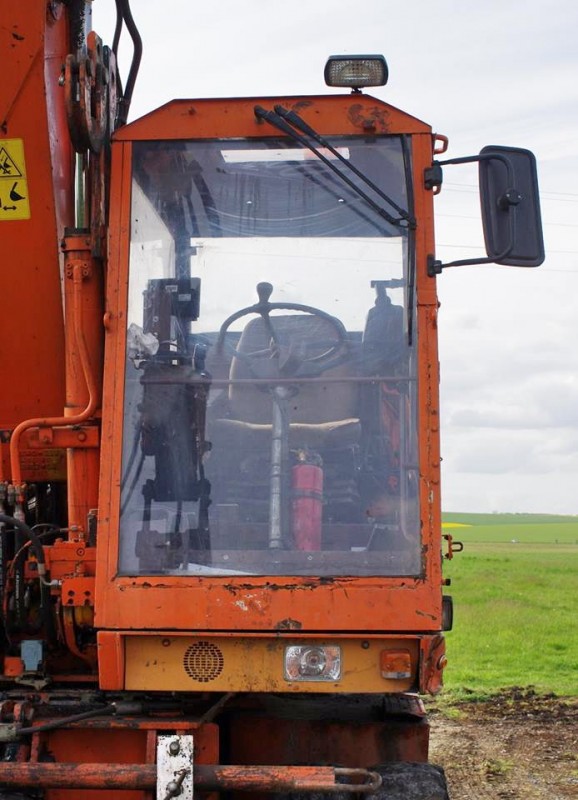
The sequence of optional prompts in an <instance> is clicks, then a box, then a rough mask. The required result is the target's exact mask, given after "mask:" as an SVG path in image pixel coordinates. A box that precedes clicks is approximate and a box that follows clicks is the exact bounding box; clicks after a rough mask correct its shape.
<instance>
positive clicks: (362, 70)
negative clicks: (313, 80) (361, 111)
mask: <svg viewBox="0 0 578 800" xmlns="http://www.w3.org/2000/svg"><path fill="white" fill-rule="evenodd" d="M388 74H389V73H388V70H387V63H386V61H385V58H384V57H383V56H379V55H372V56H329V58H328V59H327V64H326V65H325V83H326V84H327V85H328V86H349V87H350V88H351V89H353V91H354V92H359V91H361V89H363V88H364V87H366V86H385V84H386V83H387V78H388Z"/></svg>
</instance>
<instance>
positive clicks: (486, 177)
mask: <svg viewBox="0 0 578 800" xmlns="http://www.w3.org/2000/svg"><path fill="white" fill-rule="evenodd" d="M479 177H480V203H481V207H482V223H483V227H484V239H485V243H486V252H487V254H488V258H490V259H491V260H492V261H493V262H495V263H497V264H507V265H511V266H517V267H537V266H539V265H540V264H541V263H542V262H543V261H544V257H545V254H544V240H543V237H542V221H541V216H540V197H539V192H538V174H537V171H536V159H535V157H534V154H533V153H531V152H530V151H529V150H522V149H520V148H517V147H500V146H496V145H490V146H488V147H484V148H483V150H481V152H480V155H479Z"/></svg>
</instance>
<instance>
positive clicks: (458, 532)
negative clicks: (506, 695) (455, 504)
mask: <svg viewBox="0 0 578 800" xmlns="http://www.w3.org/2000/svg"><path fill="white" fill-rule="evenodd" d="M443 523H444V532H445V533H451V534H452V536H453V537H454V538H455V539H459V540H460V541H463V542H464V545H465V549H464V552H463V553H459V554H457V555H456V556H454V558H453V559H452V560H451V561H447V562H446V563H445V567H444V573H445V575H446V577H450V578H451V580H452V585H451V587H448V588H447V589H446V593H448V594H451V595H452V596H453V598H454V629H453V631H451V632H448V633H447V634H446V636H447V646H448V653H447V655H448V666H447V669H446V673H445V686H446V693H447V694H448V695H449V696H450V697H456V698H459V697H461V696H467V695H470V694H471V693H473V694H474V695H476V696H483V695H487V694H492V693H493V692H495V691H497V690H499V689H501V688H505V687H508V686H534V687H535V688H536V690H538V691H541V692H554V693H556V694H558V695H567V696H578V637H577V636H576V621H577V620H578V517H556V516H550V515H544V514H540V515H531V514H457V513H451V514H444V515H443ZM462 526H464V527H462Z"/></svg>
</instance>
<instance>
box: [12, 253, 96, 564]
mask: <svg viewBox="0 0 578 800" xmlns="http://www.w3.org/2000/svg"><path fill="white" fill-rule="evenodd" d="M82 270H83V265H82V264H81V263H80V262H77V263H76V264H74V267H73V277H72V280H73V287H74V289H73V299H74V334H75V336H76V344H77V347H78V352H79V356H80V363H81V367H82V372H83V375H84V380H85V382H86V387H87V390H88V404H87V406H86V408H85V409H84V410H83V411H81V412H80V413H79V414H76V415H74V416H70V417H65V416H62V417H37V418H36V419H27V420H25V421H24V422H21V423H20V425H17V426H16V428H14V430H13V432H12V436H11V438H10V467H11V471H12V483H14V484H15V485H16V486H20V484H21V483H22V471H21V469H20V438H21V436H22V434H23V433H24V431H27V430H29V429H30V428H53V427H59V428H62V427H65V426H68V425H80V424H81V423H82V422H86V421H87V420H88V419H90V418H91V417H92V416H93V415H94V412H95V411H96V407H97V403H98V388H97V383H96V377H95V375H94V372H93V370H92V369H91V366H90V358H89V355H88V348H87V346H86V339H85V338H84V332H83V330H82V281H83V274H82ZM39 563H40V562H39Z"/></svg>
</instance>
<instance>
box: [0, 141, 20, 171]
mask: <svg viewBox="0 0 578 800" xmlns="http://www.w3.org/2000/svg"><path fill="white" fill-rule="evenodd" d="M0 178H22V173H21V172H20V170H19V169H18V167H17V166H16V164H15V163H14V161H13V159H12V156H11V155H10V153H9V152H8V151H7V150H6V148H5V147H1V148H0Z"/></svg>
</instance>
